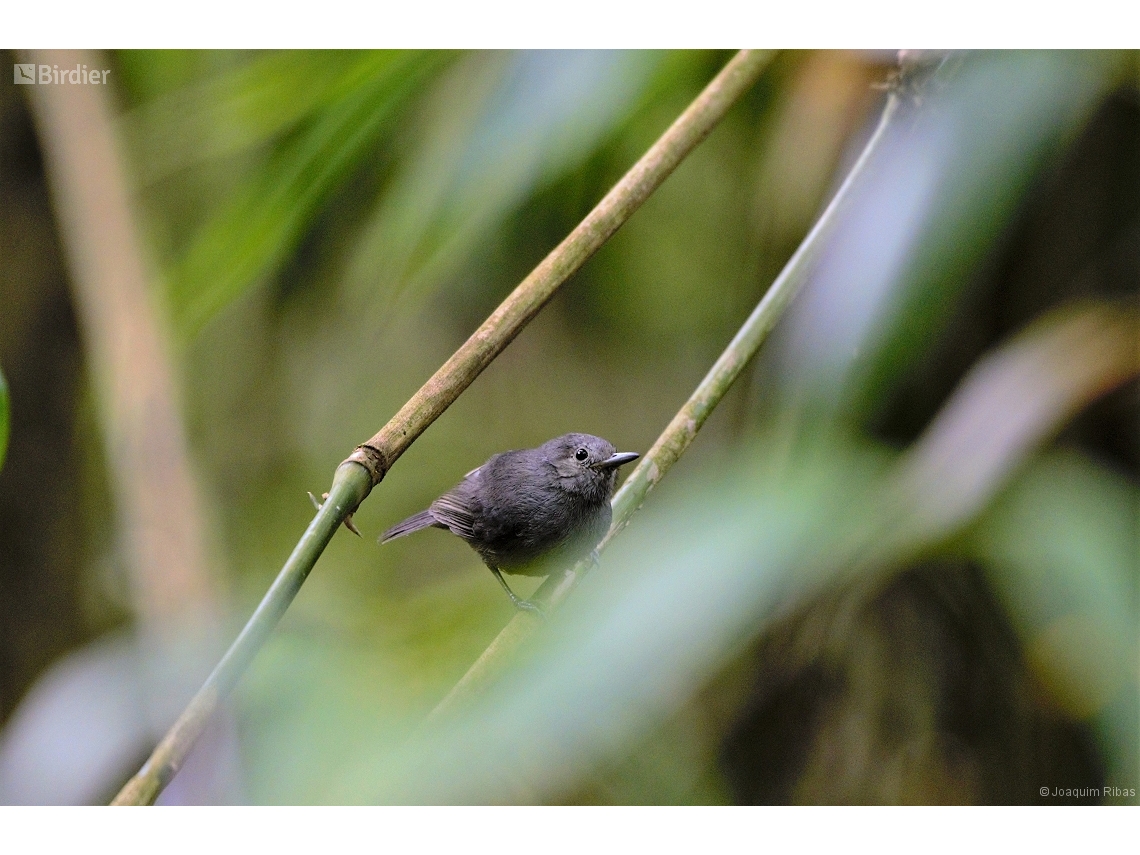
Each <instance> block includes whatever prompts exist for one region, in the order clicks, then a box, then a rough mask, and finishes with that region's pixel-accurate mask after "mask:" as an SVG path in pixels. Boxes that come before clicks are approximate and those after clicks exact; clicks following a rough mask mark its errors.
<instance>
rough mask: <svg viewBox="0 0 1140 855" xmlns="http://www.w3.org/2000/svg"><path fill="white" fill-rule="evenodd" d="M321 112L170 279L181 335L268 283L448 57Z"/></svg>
mask: <svg viewBox="0 0 1140 855" xmlns="http://www.w3.org/2000/svg"><path fill="white" fill-rule="evenodd" d="M384 58H385V60H386V62H384V63H383V64H382V66H381V67H378V68H377V69H375V70H374V71H373V73H372V74H371V76H369V77H367V78H366V79H364V80H361V81H359V84H358V85H355V86H352V87H350V88H348V90H347V91H346V92H345V94H344V96H343V97H341V98H340V99H338V100H337V101H336V102H335V103H333V104H330V105H329V106H328V108H327V109H325V110H322V111H320V112H319V113H318V114H317V115H316V116H314V117H313V119H312V121H311V122H310V123H308V124H307V125H306V127H305V128H303V129H302V130H300V131H299V132H298V134H297V136H296V137H295V138H293V139H291V140H290V141H289V142H288V143H287V144H286V145H285V146H284V148H283V149H282V150H281V151H280V152H279V153H278V154H277V155H276V156H275V157H273V158H272V159H271V160H270V161H269V162H268V163H267V164H266V165H265V166H264V167H263V168H261V169H259V170H258V171H257V172H256V173H255V174H254V175H252V176H251V177H250V179H249V180H248V182H246V184H245V185H244V186H243V187H241V188H239V189H238V190H237V191H236V193H235V195H234V197H233V199H232V200H231V201H230V202H229V204H227V205H226V206H224V207H223V208H222V209H221V210H220V211H219V212H218V213H217V215H216V216H214V217H213V219H211V220H210V222H208V223H207V224H206V225H205V226H204V227H203V229H202V231H201V232H200V233H199V234H198V235H197V237H196V238H195V240H194V241H193V243H192V244H191V246H190V248H189V249H188V250H187V252H186V254H185V256H184V257H183V258H182V259H181V260H180V261H179V262H178V263H177V265H176V266H175V268H174V270H172V271H171V274H170V291H171V303H172V309H173V312H174V315H175V319H176V322H177V325H178V327H179V328H180V330H181V331H182V332H183V333H190V332H193V331H194V330H196V329H197V328H199V327H200V326H201V325H202V324H203V323H204V322H205V321H206V320H208V319H209V318H210V317H211V316H212V315H213V314H214V312H216V311H217V310H218V309H220V308H221V307H222V306H224V305H225V304H226V303H227V302H228V301H229V300H231V299H233V298H234V297H235V296H237V295H238V294H239V293H241V292H242V291H243V290H244V289H245V288H246V287H248V286H249V285H251V284H253V283H254V282H257V281H258V280H260V279H261V278H263V277H265V276H267V275H270V274H271V273H273V271H274V270H276V269H277V267H278V266H279V265H280V264H281V263H282V261H283V260H284V259H285V258H286V257H287V254H288V253H289V251H290V250H292V248H293V247H294V246H296V244H297V241H298V240H300V238H301V236H302V235H303V234H304V232H305V229H306V227H307V226H308V225H309V223H310V221H311V218H312V216H313V214H314V212H315V211H316V210H317V209H318V208H319V206H320V205H321V204H322V203H323V202H324V201H325V200H326V199H327V198H328V196H329V194H330V193H331V192H332V191H333V189H335V187H336V186H337V185H338V184H339V183H340V182H341V181H342V180H343V179H344V178H345V176H346V175H347V174H348V173H349V171H350V170H351V169H352V168H353V167H354V166H356V165H357V164H358V163H359V160H360V158H361V156H362V155H363V154H364V153H365V152H366V151H367V150H368V149H369V146H370V145H372V143H373V142H374V141H375V140H376V138H377V137H378V135H379V134H380V133H381V132H382V130H383V128H384V127H385V122H386V121H387V120H388V119H390V118H391V116H392V114H393V113H394V111H395V110H396V109H397V108H398V107H399V106H400V105H401V104H403V103H404V101H405V99H406V98H407V97H408V96H410V95H411V94H412V93H413V92H414V91H415V86H416V84H417V83H418V82H419V81H421V80H422V79H423V77H424V76H425V75H426V74H428V73H429V72H430V71H431V70H432V69H433V68H435V67H437V66H438V65H439V63H440V62H442V61H443V60H444V59H445V58H446V55H443V54H438V53H397V54H393V55H391V56H388V55H385V56H384Z"/></svg>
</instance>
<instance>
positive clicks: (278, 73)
mask: <svg viewBox="0 0 1140 855" xmlns="http://www.w3.org/2000/svg"><path fill="white" fill-rule="evenodd" d="M397 62H399V56H398V54H396V53H395V52H392V51H280V52H277V51H273V52H269V53H266V54H258V55H255V57H254V58H253V59H252V60H251V61H249V62H243V63H242V64H240V65H238V66H236V67H234V68H229V69H226V70H224V71H222V72H220V73H218V74H214V75H211V76H209V77H208V78H206V79H205V80H201V81H199V82H196V83H192V84H190V85H187V86H183V87H180V88H178V89H175V90H174V91H172V92H168V93H166V94H164V95H162V96H160V97H158V98H155V99H154V100H151V101H148V102H146V103H145V104H143V105H142V106H141V107H139V108H138V109H136V110H134V111H133V112H131V113H129V114H127V115H126V116H125V117H124V118H123V120H122V133H123V136H124V137H125V140H126V142H127V144H128V148H129V150H130V151H131V152H132V153H133V155H134V159H133V162H134V164H135V166H136V168H135V170H134V174H133V178H134V181H135V183H136V184H139V185H144V186H145V185H147V184H150V183H152V182H154V181H156V180H158V179H160V178H163V177H164V176H166V175H169V174H170V173H172V172H175V171H177V170H179V169H183V168H186V167H187V166H191V165H193V164H196V163H200V162H202V161H204V160H208V159H210V158H215V157H223V156H227V155H232V154H235V153H237V152H240V151H243V150H246V149H250V148H254V147H256V146H261V145H265V144H267V143H271V142H273V141H274V140H275V139H277V138H278V137H279V136H280V135H281V134H283V133H285V132H286V131H288V130H290V129H291V128H293V127H296V126H297V125H298V124H300V123H301V122H302V121H304V120H306V119H307V118H309V117H310V116H312V115H313V114H315V113H318V112H320V111H322V110H326V109H329V108H330V107H332V106H334V105H335V104H336V103H337V102H338V101H340V100H341V99H342V98H344V97H346V96H347V95H349V94H350V93H351V92H352V91H353V90H355V89H358V88H360V87H362V86H367V85H368V81H370V80H374V79H377V78H381V79H382V78H384V77H385V76H387V75H388V74H389V73H390V67H391V66H392V65H393V63H397ZM151 67H152V63H148V66H147V68H148V72H150V70H151ZM151 73H153V72H151Z"/></svg>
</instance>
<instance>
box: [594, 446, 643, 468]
mask: <svg viewBox="0 0 1140 855" xmlns="http://www.w3.org/2000/svg"><path fill="white" fill-rule="evenodd" d="M639 457H641V455H640V454H638V453H637V452H636V451H619V452H618V453H617V454H612V455H610V456H609V457H608V458H606V459H605V460H602V461H600V462H598V463H595V464H594V468H595V469H599V470H601V471H602V472H608V471H609V470H610V469H617V468H618V467H619V466H623V465H624V464H626V463H630V462H632V461H634V460H637V458H639Z"/></svg>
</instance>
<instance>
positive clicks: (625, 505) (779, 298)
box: [425, 93, 899, 724]
mask: <svg viewBox="0 0 1140 855" xmlns="http://www.w3.org/2000/svg"><path fill="white" fill-rule="evenodd" d="M898 104H899V96H898V95H896V94H894V93H892V94H891V95H890V96H889V97H888V98H887V103H886V105H885V107H884V109H883V113H882V116H881V117H880V119H879V124H878V126H877V127H876V129H875V132H874V134H872V135H871V138H870V139H869V140H868V141H867V144H866V146H865V147H864V148H863V152H862V153H861V154H860V155H859V159H858V160H857V161H856V162H855V164H854V165H853V166H852V167H851V171H850V172H849V173H848V174H847V177H846V178H845V179H844V181H843V184H842V185H840V187H839V190H838V191H836V193H835V195H834V196H833V197H832V199H831V202H830V203H829V204H828V205H827V207H826V208H825V209H824V211H823V213H822V214H821V215H820V217H819V220H818V221H817V222H816V224H815V225H814V226H813V227H812V229H811V231H810V232H808V234H807V237H805V238H804V239H803V241H802V242H801V243H800V245H799V248H798V249H797V250H796V251H795V253H794V254H793V255H792V257H791V258H790V259H789V260H788V263H787V264H786V265H785V266H784V269H783V270H782V271H780V275H779V276H777V277H776V280H775V281H774V282H773V283H772V286H771V287H770V288H769V289H768V291H767V292H766V293H765V294H764V297H763V299H761V300H760V302H759V304H758V305H757V306H756V308H755V309H754V310H753V311H752V314H751V315H749V317H748V320H746V321H745V322H744V325H743V326H742V327H741V328H740V330H739V331H738V332H737V333H736V336H735V337H734V338H733V339H732V341H731V342H730V343H729V345H728V347H726V348H725V349H724V352H723V353H721V355H720V357H719V358H718V359H717V361H716V362H715V363H714V364H713V366H712V368H711V369H710V370H709V372H708V374H707V375H705V378H704V379H703V380H702V381H701V382H700V385H698V386H697V388H696V390H695V391H694V392H693V394H692V396H691V397H690V398H689V400H688V401H686V402H685V405H684V406H683V407H681V409H680V410H679V411H678V412H677V414H676V415H675V416H674V417H673V419H672V421H670V422H669V425H668V427H666V428H665V430H664V431H663V432H662V433H661V435H660V436H659V437H658V438H657V441H656V442H655V443H654V444H653V447H652V448H651V449H650V450H649V451H648V452H647V453H646V454H645V456H644V457H643V458H642V460H641V462H640V464H638V467H637V468H636V469H635V470H634V471H633V473H632V474H631V475H630V476H629V478H628V479H627V480H626V482H625V483H624V484H623V485H622V487H621V489H620V490H618V492H617V495H616V496H614V499H613V522H612V523H611V525H610V530H609V532H607V533H606V536H605V538H603V540H602V542H601V543H600V544H599V545H598V551H599V552H601V551H602V550H603V549H605V548H606V546H607V545H608V544H609V542H610V541H611V540H613V538H614V537H615V536H616V535H617V534H618V532H620V531H621V530H622V529H624V528H625V527H626V526H627V525H628V524H629V520H630V517H632V516H633V514H634V513H635V512H636V511H637V510H638V508H640V507H641V505H642V503H643V502H644V501H645V497H646V496H647V495H648V494H649V491H650V490H652V489H653V488H654V487H655V486H657V483H658V482H659V481H660V480H661V479H662V478H663V477H664V476H665V473H667V472H668V471H669V469H670V468H672V466H673V464H674V463H676V462H677V460H678V459H679V458H680V457H681V455H682V454H684V453H685V451H686V450H687V449H688V447H689V446H690V445H691V444H692V442H693V439H694V438H695V437H696V435H697V432H698V431H699V430H700V429H701V426H702V425H703V424H704V423H705V420H706V419H707V418H708V417H709V415H710V414H711V413H712V411H713V410H714V409H715V408H716V406H717V404H719V403H720V401H721V399H722V398H723V397H724V395H725V393H726V392H728V390H729V388H730V387H731V386H732V384H733V382H734V381H735V380H736V378H737V377H739V376H740V372H741V371H743V370H744V367H745V366H746V365H747V364H748V362H749V361H750V360H751V359H752V357H753V356H755V354H756V352H757V351H758V350H759V349H760V345H761V344H763V343H764V340H765V339H766V338H767V337H768V333H769V332H771V330H772V327H774V326H775V325H776V321H778V320H779V319H780V317H781V316H782V315H783V314H784V311H785V309H787V307H788V304H789V302H791V299H792V298H793V297H794V296H795V294H796V292H797V291H798V290H799V288H800V286H801V285H803V283H804V282H805V281H806V279H807V277H808V274H809V272H810V271H811V267H812V263H813V262H814V261H815V258H816V257H817V255H818V254H819V251H820V249H821V248H822V247H823V245H824V242H825V239H826V237H827V235H828V233H829V232H830V231H831V228H832V227H833V226H834V224H835V221H836V213H837V212H838V211H839V209H840V208H841V207H842V205H843V203H844V201H845V199H846V198H847V197H848V195H849V193H850V190H851V187H852V186H853V185H854V184H855V182H856V181H857V180H858V178H859V175H860V173H862V171H863V169H864V167H865V166H866V164H867V162H868V161H869V160H870V157H871V154H872V152H873V151H874V150H875V149H876V148H877V146H878V144H879V141H880V140H881V139H882V138H883V135H884V133H885V131H886V129H887V127H888V125H889V124H890V122H891V119H892V117H893V116H894V115H895V113H896V111H897V109H898ZM592 566H593V564H592V562H591V561H589V560H586V561H581V562H579V563H578V564H577V566H575V567H574V568H573V569H572V570H569V571H566V572H564V573H561V574H556V575H554V576H550V577H549V578H548V579H547V580H546V581H545V582H543V583H542V585H541V586H540V587H539V589H538V590H537V591H536V592H535V594H534V596H533V597H532V598H531V599H532V600H533V601H536V602H537V603H538V604H539V605H540V606H541V607H542V608H543V611H544V612H546V613H547V614H549V613H550V612H551V611H552V610H553V609H555V608H557V607H558V606H559V605H560V604H561V603H562V601H563V600H565V599H566V597H567V596H569V594H570V592H571V591H572V590H573V589H574V588H575V587H577V585H578V583H579V582H580V581H581V580H582V578H583V576H584V575H585V574H586V573H587V572H589V570H590V569H591V567H592ZM541 624H542V619H541V618H539V617H537V616H535V615H534V614H532V613H531V612H521V611H520V612H518V613H517V614H516V615H515V616H514V618H512V619H511V622H510V623H508V624H507V625H506V626H505V627H504V628H503V630H502V631H501V632H500V633H499V634H498V636H496V637H495V640H494V641H492V642H491V644H490V645H489V646H488V647H487V649H486V650H484V651H483V653H482V655H480V657H479V658H478V659H477V660H475V663H474V664H473V665H472V666H471V668H470V669H468V671H467V673H466V674H464V675H463V677H462V678H460V680H459V682H458V683H456V684H455V686H454V687H453V688H452V690H451V691H450V692H449V693H448V694H447V696H446V697H444V699H443V700H442V701H440V703H439V704H438V705H437V706H436V708H435V709H434V710H432V711H431V713H430V715H429V716H428V719H427V722H425V724H426V723H430V722H432V721H436V720H438V719H439V718H441V717H443V716H445V715H447V714H448V713H449V712H450V711H451V710H452V709H454V708H455V706H456V705H457V704H459V703H461V702H462V701H464V700H465V699H466V698H469V697H471V696H473V695H475V694H477V693H478V692H479V691H480V690H481V689H482V688H483V687H485V686H486V685H487V684H488V682H489V681H490V680H491V679H492V678H493V677H494V676H495V675H497V674H498V673H499V672H500V671H501V670H502V668H503V666H504V665H505V664H506V662H507V661H509V659H510V657H511V656H512V654H513V653H514V651H515V650H517V649H518V648H519V647H521V646H522V645H523V644H524V643H525V642H526V641H527V639H529V638H530V637H531V635H532V634H533V633H534V631H535V630H536V629H537V628H538V627H539V626H541Z"/></svg>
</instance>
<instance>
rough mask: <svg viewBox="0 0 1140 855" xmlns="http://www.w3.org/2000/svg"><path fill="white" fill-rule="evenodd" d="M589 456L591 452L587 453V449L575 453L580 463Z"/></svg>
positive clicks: (580, 449) (575, 457)
mask: <svg viewBox="0 0 1140 855" xmlns="http://www.w3.org/2000/svg"><path fill="white" fill-rule="evenodd" d="M589 456H590V452H588V451H586V449H584V448H579V449H578V450H577V451H575V452H574V459H575V460H577V461H578V462H579V463H581V462H582V461H583V460H585V459H586V458H587V457H589Z"/></svg>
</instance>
